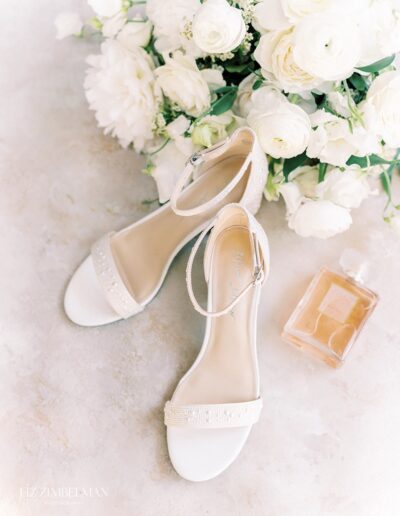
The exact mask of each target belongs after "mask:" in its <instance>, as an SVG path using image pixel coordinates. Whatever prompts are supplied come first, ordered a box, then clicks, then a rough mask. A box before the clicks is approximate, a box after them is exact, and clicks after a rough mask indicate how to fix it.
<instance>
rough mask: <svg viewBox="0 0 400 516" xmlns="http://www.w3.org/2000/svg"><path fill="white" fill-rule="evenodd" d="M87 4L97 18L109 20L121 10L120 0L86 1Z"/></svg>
mask: <svg viewBox="0 0 400 516" xmlns="http://www.w3.org/2000/svg"><path fill="white" fill-rule="evenodd" d="M88 4H89V5H90V7H91V8H92V9H93V11H94V12H95V13H96V14H97V15H98V16H104V18H111V16H114V14H117V12H118V11H120V10H121V9H122V1H121V0H88Z"/></svg>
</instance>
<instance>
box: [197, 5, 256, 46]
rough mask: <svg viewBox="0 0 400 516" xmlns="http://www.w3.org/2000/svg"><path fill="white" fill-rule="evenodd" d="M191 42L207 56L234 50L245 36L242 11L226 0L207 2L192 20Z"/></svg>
mask: <svg viewBox="0 0 400 516" xmlns="http://www.w3.org/2000/svg"><path fill="white" fill-rule="evenodd" d="M192 31H193V40H194V42H195V43H196V45H197V46H198V47H199V48H200V49H201V50H203V52H206V53H207V54H224V53H226V52H230V51H231V50H234V49H235V48H236V47H238V46H239V45H240V43H241V42H242V41H243V38H244V37H245V35H246V25H245V23H244V20H243V17H242V11H241V10H240V9H236V8H235V7H232V6H231V5H230V4H229V3H228V2H227V1H226V0H207V1H206V2H204V3H203V4H202V6H201V7H200V9H199V10H198V11H197V13H196V14H195V16H194V19H193V26H192Z"/></svg>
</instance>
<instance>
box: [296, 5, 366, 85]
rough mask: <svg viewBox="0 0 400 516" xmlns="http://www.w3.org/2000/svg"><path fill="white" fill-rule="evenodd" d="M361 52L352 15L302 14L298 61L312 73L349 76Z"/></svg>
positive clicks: (332, 77)
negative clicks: (303, 16) (305, 15)
mask: <svg viewBox="0 0 400 516" xmlns="http://www.w3.org/2000/svg"><path fill="white" fill-rule="evenodd" d="M360 55H361V38H360V34H359V31H358V28H357V26H356V25H355V23H352V22H351V21H350V19H349V18H348V17H338V16H333V15H328V14H316V15H312V16H307V17H305V18H302V19H301V21H300V22H299V24H298V25H297V26H296V28H295V31H294V49H293V57H294V61H295V62H296V63H297V65H298V66H299V67H300V68H302V69H303V70H305V71H306V72H308V73H309V74H310V75H311V76H314V77H319V78H320V79H323V80H326V81H335V80H342V79H346V78H347V77H349V76H350V75H351V74H352V73H353V69H354V67H355V66H356V64H357V63H358V62H359V60H360Z"/></svg>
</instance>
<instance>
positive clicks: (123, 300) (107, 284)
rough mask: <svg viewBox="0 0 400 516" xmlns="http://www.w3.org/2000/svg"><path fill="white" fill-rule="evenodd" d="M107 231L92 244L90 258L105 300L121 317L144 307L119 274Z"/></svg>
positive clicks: (133, 313) (129, 315)
mask: <svg viewBox="0 0 400 516" xmlns="http://www.w3.org/2000/svg"><path fill="white" fill-rule="evenodd" d="M113 234H114V233H108V234H107V235H105V236H104V237H103V238H101V239H100V240H98V241H97V242H96V243H95V244H94V245H93V246H92V260H93V265H94V269H95V271H96V274H97V278H98V281H99V284H100V286H101V288H102V290H103V292H104V295H105V297H106V299H107V301H108V302H109V303H110V305H111V306H112V308H113V309H114V310H115V312H116V313H117V314H118V315H120V316H121V317H122V318H123V319H127V318H128V317H131V316H132V315H135V314H137V313H139V312H141V311H142V310H143V308H144V306H142V305H141V304H140V303H138V302H137V301H135V299H134V298H133V297H132V296H131V294H130V292H129V290H128V289H127V288H126V286H125V284H124V282H123V281H122V278H121V276H120V274H119V271H118V269H117V266H116V264H115V261H114V257H113V254H112V250H111V237H112V235H113Z"/></svg>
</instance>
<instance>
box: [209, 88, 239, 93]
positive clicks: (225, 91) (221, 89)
mask: <svg viewBox="0 0 400 516" xmlns="http://www.w3.org/2000/svg"><path fill="white" fill-rule="evenodd" d="M237 89H238V87H237V86H221V88H218V89H217V90H215V92H214V93H218V94H219V93H229V92H230V91H237Z"/></svg>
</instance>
